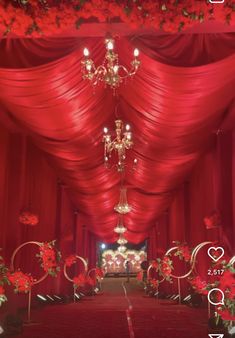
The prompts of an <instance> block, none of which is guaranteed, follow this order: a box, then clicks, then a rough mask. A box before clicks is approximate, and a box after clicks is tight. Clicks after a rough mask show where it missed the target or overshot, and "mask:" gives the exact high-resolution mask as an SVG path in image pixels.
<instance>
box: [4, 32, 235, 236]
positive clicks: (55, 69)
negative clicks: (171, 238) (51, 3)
mask: <svg viewBox="0 0 235 338" xmlns="http://www.w3.org/2000/svg"><path fill="white" fill-rule="evenodd" d="M216 38H218V41H220V42H221V48H219V49H218V50H219V51H216V49H215V47H214V44H213V43H214V41H215V39H216ZM49 41H50V42H51V48H50V49H49V50H48V49H47V52H46V53H45V52H44V51H45V50H46V47H47V46H48V43H49ZM158 42H159V45H158V44H157V43H158ZM14 43H15V42H9V43H8V44H6V45H4V46H3V51H2V53H5V55H7V54H8V53H10V51H11V50H12V48H13V45H12V44H14ZM16 44H23V46H24V48H25V49H20V52H17V56H19V57H15V60H16V62H15V66H16V67H18V68H17V69H13V68H11V69H9V68H7V69H6V68H1V69H0V101H1V103H2V107H3V108H4V110H5V114H3V116H4V117H3V120H6V119H7V116H8V119H9V117H10V120H11V121H14V122H15V124H16V125H17V126H20V127H21V128H22V130H24V131H26V132H27V133H29V134H30V135H31V136H32V138H33V140H34V142H35V143H36V145H37V146H39V147H40V148H41V149H42V150H43V151H44V152H46V153H47V154H48V155H49V157H50V161H51V163H53V165H54V167H55V168H57V172H58V174H59V175H60V176H61V177H62V178H63V180H64V181H65V182H66V184H67V185H68V186H69V188H70V196H71V197H72V199H73V203H74V204H75V205H76V207H77V208H78V210H79V212H80V213H81V214H82V215H83V217H86V223H87V226H88V227H89V230H90V231H92V232H94V233H95V234H96V235H98V236H100V237H102V238H103V239H104V240H107V241H113V240H114V239H115V236H114V232H113V228H114V226H115V222H116V216H115V214H114V212H113V207H114V205H115V203H116V202H117V200H118V186H119V177H118V175H117V173H115V172H108V173H107V171H106V169H105V168H104V167H103V166H102V162H103V159H102V158H103V149H102V143H101V139H102V128H103V127H104V126H105V125H107V126H108V127H112V126H113V121H114V119H115V117H116V116H115V114H114V107H115V105H116V98H115V97H113V95H112V92H111V91H110V90H109V89H105V90H104V89H102V87H100V88H97V89H96V92H95V94H93V92H92V89H91V87H90V85H89V84H87V83H86V82H84V81H83V80H82V77H81V68H80V61H81V56H82V50H81V48H80V47H82V46H84V40H83V41H80V42H77V45H76V46H77V48H74V46H72V43H71V39H61V40H52V39H51V40H48V41H46V42H42V41H41V42H37V43H35V42H31V43H29V42H25V41H23V42H17V43H16ZM136 44H137V45H138V47H139V48H140V51H141V62H142V64H141V68H140V70H139V72H138V74H137V75H136V76H135V77H134V78H133V80H130V81H127V83H126V84H124V85H123V86H122V87H121V88H120V91H119V95H120V96H119V98H120V101H119V107H118V112H117V114H116V115H117V116H118V117H121V118H123V119H124V120H125V121H126V122H129V123H130V124H131V126H132V129H133V134H134V141H135V147H134V151H133V152H132V154H130V157H129V158H130V159H133V158H134V157H137V158H138V169H137V170H136V171H135V172H134V173H131V174H127V180H126V184H127V186H128V199H129V201H130V204H131V205H132V208H133V211H132V212H131V213H130V214H129V215H128V216H127V217H126V226H127V228H128V233H127V239H128V240H129V241H131V242H140V241H142V240H143V239H145V238H146V237H147V236H148V233H149V230H150V229H151V227H152V226H153V225H154V224H155V222H156V219H157V218H158V217H159V216H160V215H161V214H162V213H163V212H164V211H165V210H166V209H167V208H168V207H169V205H170V203H171V201H172V198H173V196H174V193H175V191H176V189H177V188H178V186H179V185H180V184H182V183H183V182H184V180H185V178H186V177H188V175H189V174H190V172H191V170H192V168H193V166H194V165H195V164H196V162H197V161H198V159H199V158H200V156H201V155H202V154H203V153H204V152H205V151H206V150H207V149H208V147H209V146H210V144H211V141H212V140H213V138H214V133H215V132H216V131H217V129H218V128H219V127H220V125H221V123H222V122H223V120H224V117H225V116H226V117H227V116H232V115H233V114H234V108H233V101H234V95H235V94H234V87H235V76H234V74H235V54H234V34H222V35H218V37H216V36H214V35H213V34H212V35H210V34H208V35H198V36H197V35H189V36H187V37H186V36H181V37H180V36H175V37H170V36H166V37H165V40H164V38H163V37H161V38H159V39H158V40H156V41H155V40H154V39H148V38H146V39H145V38H140V39H136V40H135V39H134V40H133V41H128V40H127V39H125V38H121V39H120V40H119V41H117V48H118V52H119V54H120V62H121V63H123V64H126V65H127V64H129V62H130V61H131V57H132V56H131V53H132V50H133V46H135V45H136ZM86 45H87V46H88V47H89V48H90V50H91V52H92V57H94V59H95V61H97V62H101V60H102V57H103V53H104V48H103V43H102V41H101V40H97V39H94V40H93V39H90V40H88V41H86ZM29 46H30V53H29V55H30V56H28V57H23V56H25V55H27V53H28V52H27V51H28V49H29ZM39 46H42V48H41V49H40V50H41V53H40V55H39V56H40V57H38V58H36V61H35V60H33V61H31V60H32V55H33V54H34V53H36V51H37V50H38V49H39ZM66 46H68V49H66ZM222 47H223V48H222ZM62 48H63V51H65V50H67V53H65V52H62V51H61V50H62ZM22 50H23V51H22ZM55 50H56V53H55ZM58 50H60V51H61V52H60V53H59V52H58ZM185 50H190V51H191V57H188V54H187V53H186V52H184V51H185ZM65 54H67V55H65ZM57 55H59V56H60V57H59V58H58V56H57ZM177 55H178V58H177ZM183 55H184V56H183ZM211 55H213V57H211ZM181 56H182V57H181ZM39 59H41V60H44V61H43V63H44V64H42V61H39ZM52 59H56V60H55V61H53V62H51V60H52ZM46 60H47V62H46ZM176 60H178V61H176ZM45 62H46V63H45ZM38 64H41V65H39V66H37V65H38ZM172 64H173V65H172ZM183 64H184V65H185V66H186V67H182V65H183ZM4 65H5V66H6V65H7V64H6V62H5V64H4ZM9 65H12V66H13V67H14V62H13V61H12V60H9ZM192 65H197V66H196V67H195V66H192ZM21 66H22V67H26V68H19V67H21ZM30 66H33V67H32V68H29V67H30ZM176 209H177V208H176ZM172 231H173V229H172Z"/></svg>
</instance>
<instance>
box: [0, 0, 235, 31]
mask: <svg viewBox="0 0 235 338" xmlns="http://www.w3.org/2000/svg"><path fill="white" fill-rule="evenodd" d="M234 12H235V6H234V3H233V1H232V0H226V1H225V2H224V4H220V6H218V5H217V6H216V5H213V4H211V3H209V2H207V1H206V0H205V1H191V0H164V1H163V0H162V1H155V0H147V1H140V0H139V1H138V0H136V1H132V2H130V1H126V0H119V1H114V0H102V1H101V0H99V1H98V0H80V1H77V2H76V4H75V3H74V2H73V1H67V2H65V1H62V0H57V1H54V0H44V1H41V0H0V31H1V32H2V34H3V35H7V34H8V33H10V32H12V33H14V34H17V35H31V36H34V37H37V36H41V35H51V34H53V33H60V32H63V31H65V30H67V29H70V28H79V27H80V25H81V23H82V22H83V21H84V20H87V19H90V18H92V19H94V20H95V21H98V22H109V21H110V20H112V19H115V20H117V19H119V20H120V21H121V22H124V23H127V24H129V25H130V27H132V28H139V27H153V28H156V29H163V30H164V31H167V32H177V31H181V30H183V29H185V28H189V27H190V26H192V25H194V24H196V23H202V22H204V21H206V20H217V21H222V22H224V23H231V22H233V20H234Z"/></svg>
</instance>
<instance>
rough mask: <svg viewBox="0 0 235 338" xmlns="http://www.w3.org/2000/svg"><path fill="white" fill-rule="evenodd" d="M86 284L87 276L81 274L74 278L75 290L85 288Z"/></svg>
mask: <svg viewBox="0 0 235 338" xmlns="http://www.w3.org/2000/svg"><path fill="white" fill-rule="evenodd" d="M85 284H86V276H85V275H84V273H80V274H79V275H78V276H76V277H74V278H73V285H74V288H75V289H77V288H79V287H82V286H85Z"/></svg>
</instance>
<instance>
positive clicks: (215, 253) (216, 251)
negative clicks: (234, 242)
mask: <svg viewBox="0 0 235 338" xmlns="http://www.w3.org/2000/svg"><path fill="white" fill-rule="evenodd" d="M207 254H208V256H209V257H210V258H211V259H213V261H214V262H218V260H220V258H221V257H223V255H224V249H223V248H222V247H221V246H218V247H217V248H215V247H214V246H211V247H210V248H209V249H208V250H207Z"/></svg>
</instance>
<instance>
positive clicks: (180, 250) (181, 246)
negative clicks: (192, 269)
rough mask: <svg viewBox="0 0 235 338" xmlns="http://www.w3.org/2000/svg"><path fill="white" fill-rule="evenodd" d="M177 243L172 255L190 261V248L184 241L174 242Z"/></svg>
mask: <svg viewBox="0 0 235 338" xmlns="http://www.w3.org/2000/svg"><path fill="white" fill-rule="evenodd" d="M174 243H175V244H176V245H177V251H176V252H175V254H174V256H178V257H179V258H180V259H181V260H184V261H185V262H190V260H191V249H190V248H189V246H188V245H187V244H186V243H180V242H174Z"/></svg>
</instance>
